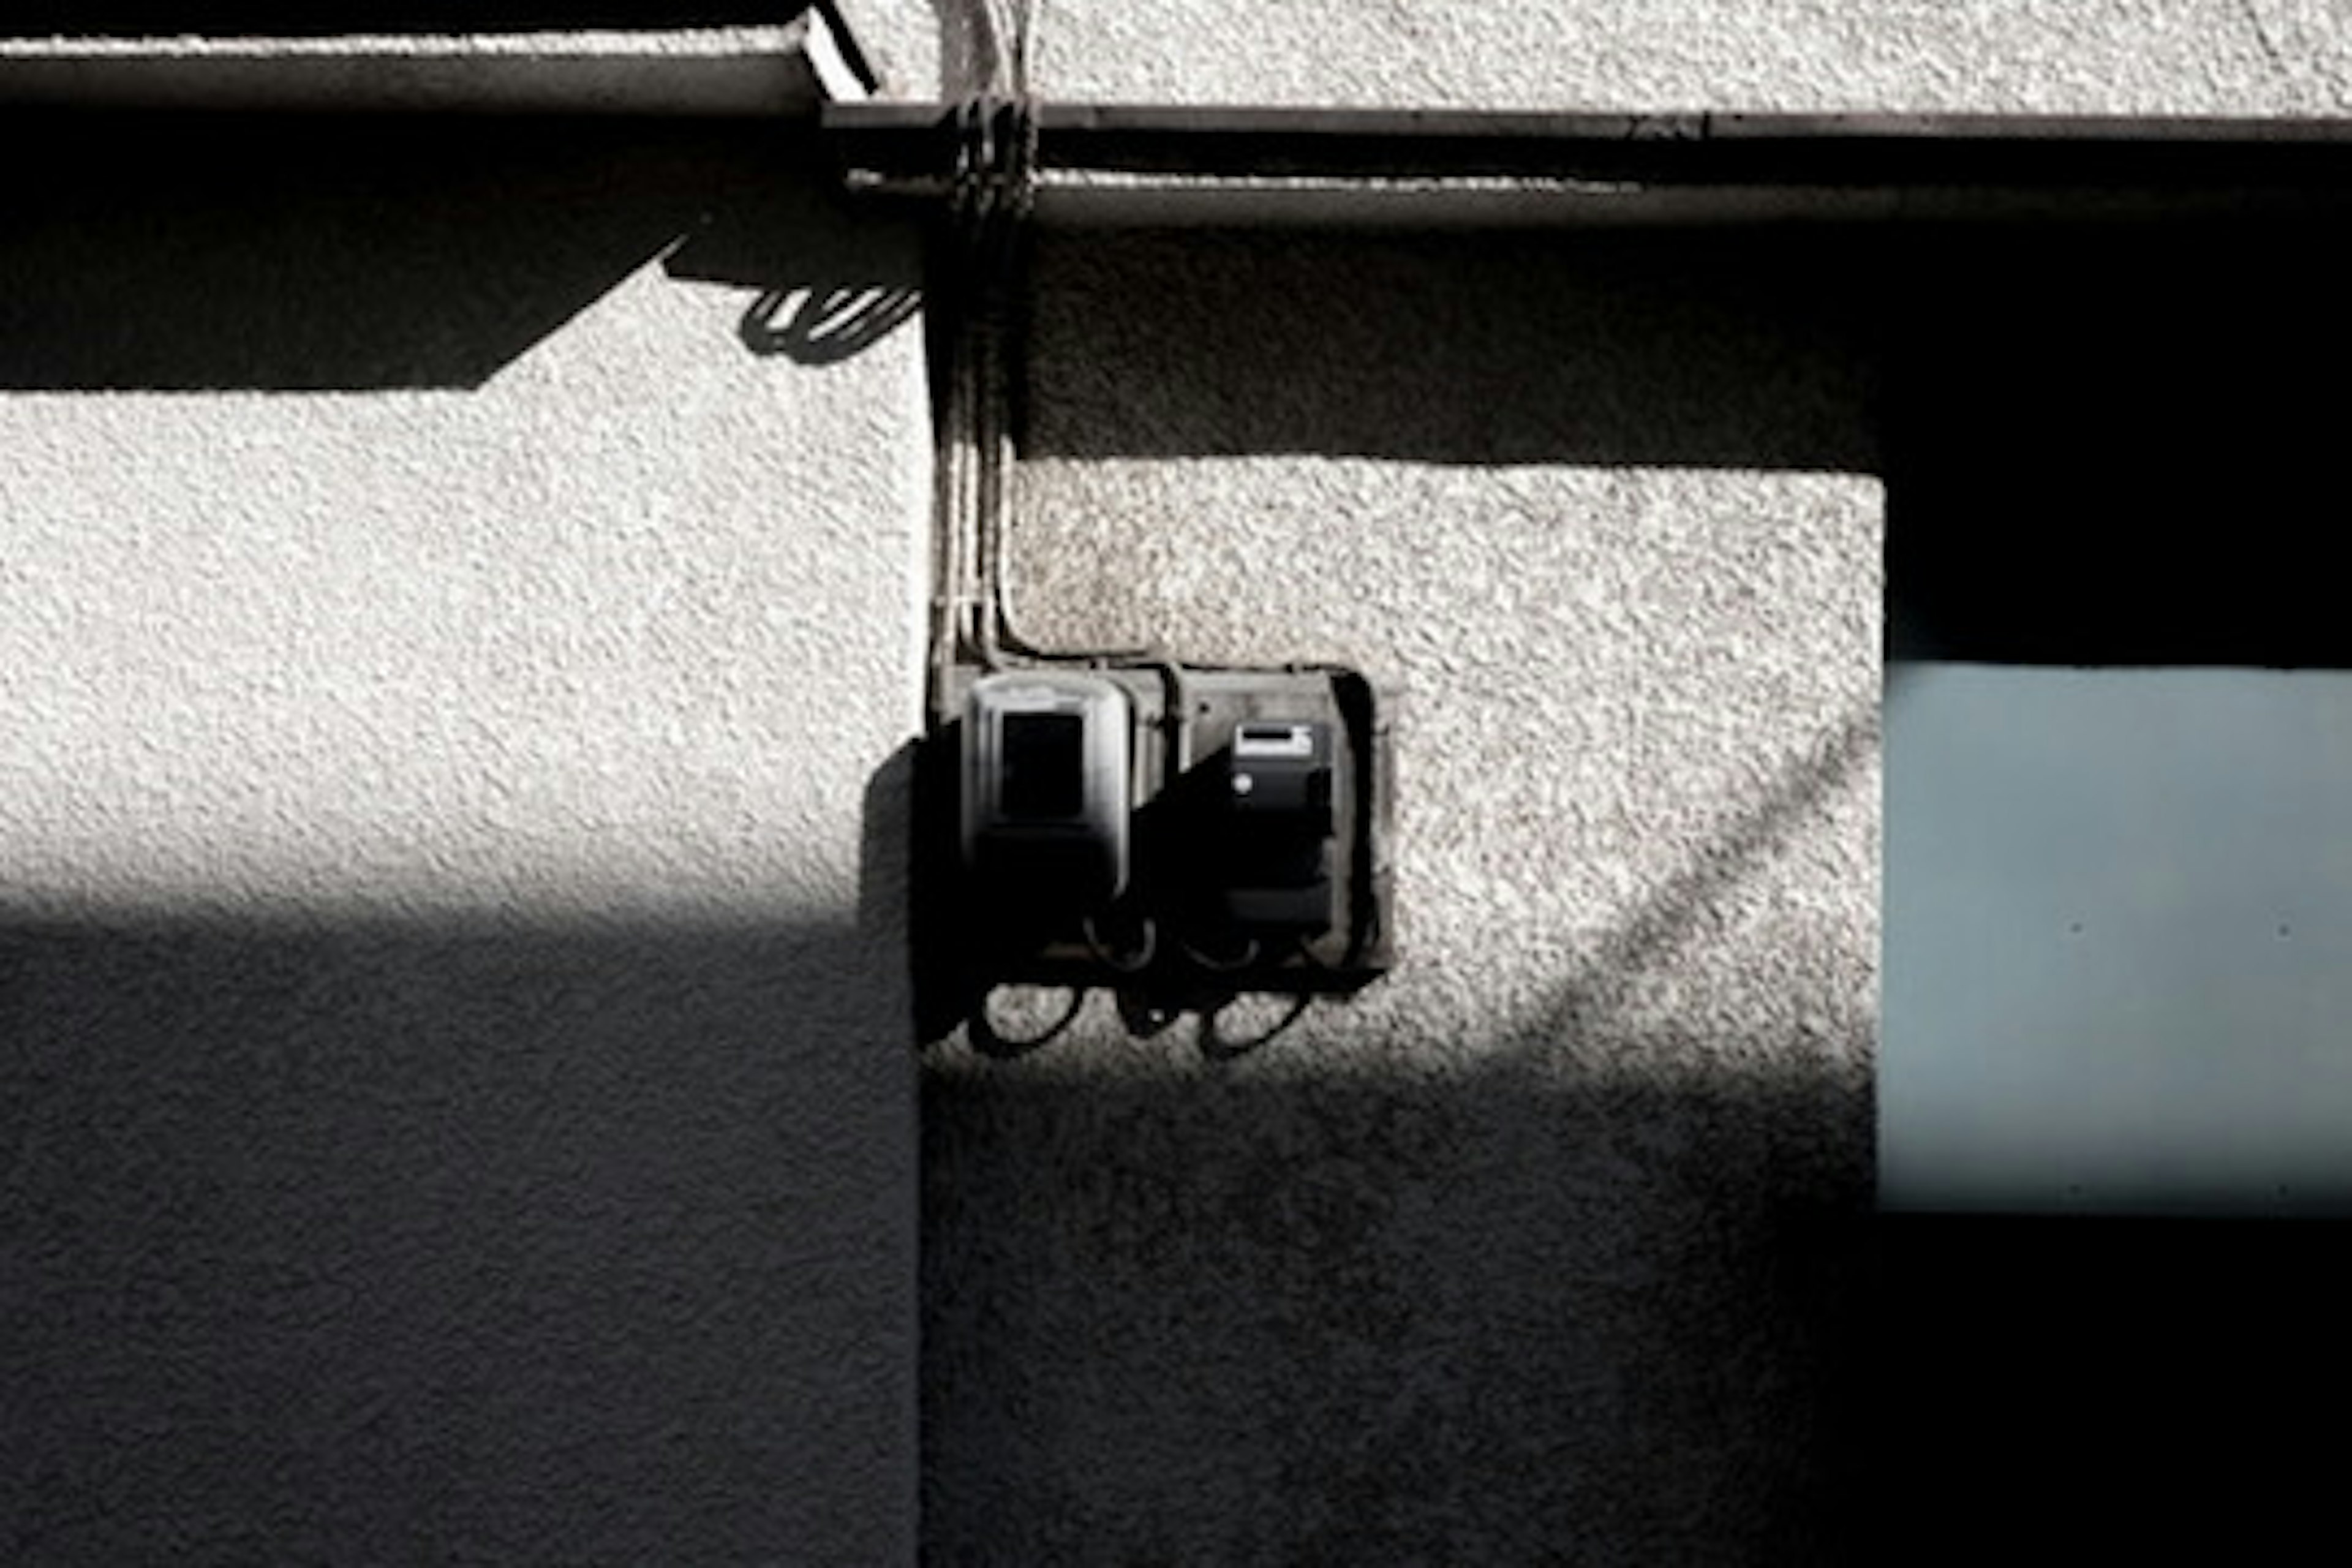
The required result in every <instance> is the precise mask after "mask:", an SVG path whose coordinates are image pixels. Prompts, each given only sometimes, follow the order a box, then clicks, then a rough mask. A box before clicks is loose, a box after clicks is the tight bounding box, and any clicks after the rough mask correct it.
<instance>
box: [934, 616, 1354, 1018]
mask: <svg viewBox="0 0 2352 1568" xmlns="http://www.w3.org/2000/svg"><path fill="white" fill-rule="evenodd" d="M917 783H918V813H919V835H920V837H919V847H918V853H917V861H916V886H915V900H916V908H915V942H916V948H917V955H916V973H917V984H918V989H919V991H920V992H922V993H924V994H923V995H921V996H920V997H919V1005H921V1008H922V1011H923V1015H924V1020H925V1022H924V1033H925V1037H927V1038H929V1037H936V1036H937V1035H939V1034H943V1033H945V1032H946V1031H947V1030H948V1029H950V1028H951V1027H953V1026H954V1025H955V1024H956V1023H957V1022H960V1021H961V1020H962V1019H963V1018H965V1017H968V1016H971V1008H972V1007H973V1006H975V1005H977V1004H978V1001H979V1000H980V998H982V997H984V996H985V994H987V992H988V990H989V989H990V988H992V987H993V986H995V985H998V984H1045V985H1073V986H1087V985H1104V986H1109V987H1113V988H1115V989H1117V990H1118V992H1119V993H1120V994H1121V995H1122V997H1125V998H1129V999H1132V1000H1136V1001H1139V1002H1142V1003H1146V1004H1148V1005H1149V1006H1150V1009H1151V1010H1153V1011H1157V1012H1166V1011H1170V1010H1174V1009H1181V1008H1187V1007H1200V1008H1203V1009H1207V1008H1210V1007H1213V1006H1214V1005H1221V1004H1222V1002H1223V1001H1225V1000H1230V999H1231V998H1232V997H1233V996H1234V995H1236V994H1240V993H1242V992H1245V991H1271V992H1278V993H1288V994H1314V993H1344V992H1349V991H1353V990H1356V989H1358V988H1360V987H1361V986H1362V985H1364V984H1367V983H1369V982H1370V980H1371V979H1372V978H1374V977H1375V976H1377V975H1378V974H1380V973H1383V972H1385V970H1386V969H1387V968H1388V966H1389V963H1390V946H1389V937H1388V932H1389V919H1388V904H1389V880H1390V878H1389V866H1388V852H1389V848H1388V847H1389V820H1390V805H1389V793H1390V792H1389V755H1388V731H1387V725H1386V721H1385V718H1384V716H1383V715H1382V713H1381V710H1380V709H1379V706H1378V704H1377V702H1376V700H1375V697H1374V694H1373V691H1372V688H1371V685H1370V682H1369V681H1367V680H1365V679H1363V678H1362V677H1361V676H1360V675H1358V674H1356V673H1355V672H1353V671H1351V670H1346V669H1339V668H1290V669H1271V670H1251V669H1210V668H1190V667H1186V666H1181V665H1176V664H1172V663H1171V664H1139V665H1120V666H1113V667H1089V668H1085V669H1070V668H1050V667H1047V668H1015V669H1002V670H991V671H983V670H981V669H977V668H970V667H958V668H955V669H954V670H953V671H952V672H951V673H950V677H949V679H948V681H947V685H946V688H945V689H944V690H943V691H942V692H941V693H940V721H939V722H938V724H937V726H936V727H935V728H934V730H933V732H932V734H931V736H930V738H929V741H928V742H926V744H925V746H924V748H923V756H922V762H921V764H920V766H919V773H918V781H917Z"/></svg>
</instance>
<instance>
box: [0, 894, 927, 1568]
mask: <svg viewBox="0 0 2352 1568" xmlns="http://www.w3.org/2000/svg"><path fill="white" fill-rule="evenodd" d="M903 1013H904V1004H903V986H902V982H901V981H900V980H899V978H898V975H897V974H896V973H895V972H894V971H893V970H892V968H891V967H890V965H889V963H887V958H886V957H885V956H883V954H882V950H881V949H880V948H879V947H878V946H877V943H876V942H875V941H874V940H872V937H871V934H870V933H869V932H866V931H861V930H860V929H859V927H858V923H857V922H856V921H855V920H854V919H852V918H851V916H850V915H849V913H848V912H847V911H844V912H843V914H842V915H841V917H840V918H839V919H838V920H834V919H829V918H825V917H823V916H815V917H811V918H809V919H806V920H797V919H782V920H776V921H764V920H750V919H747V920H744V921H728V920H712V921H696V920H692V919H685V918H681V919H677V920H660V919H632V920H620V921H608V922H588V923H581V924H577V925H573V924H566V923H563V922H552V923H551V922H547V921H532V920H529V919H521V918H516V919H495V920H494V919H488V918H481V919H475V918H457V917H450V918H447V919H433V920H425V919H411V920H400V921H373V920H364V919H356V918H354V919H332V918H328V917H323V916H322V917H319V918H316V919H296V918H289V919H286V920H278V921H262V920H242V919H236V918H232V917H226V916H223V917H218V918H210V919H205V918H197V917H163V916H157V917H152V918H149V917H138V916H125V917H123V918H121V919H110V920H104V921H98V920H89V921H68V922H55V923H40V924H36V923H29V922H26V921H16V922H14V923H12V924H10V925H9V926H8V927H6V928H5V929H0V1078H5V1089H0V1148H5V1150H7V1151H8V1159H7V1161H6V1163H5V1192H0V1213H5V1215H6V1216H7V1218H6V1222H5V1225H0V1279H5V1281H6V1282H7V1283H6V1289H5V1291H4V1292H0V1389H5V1398H0V1456H5V1471H6V1473H7V1474H8V1475H9V1476H10V1477H11V1478H12V1481H13V1485H12V1486H11V1487H10V1488H7V1489H0V1494H4V1495H5V1498H6V1502H5V1508H0V1542H5V1547H0V1552H5V1555H6V1556H7V1557H8V1558H9V1559H10V1560H11V1561H18V1562H123V1561H137V1560H150V1559H154V1558H159V1557H170V1558H173V1559H175V1560H191V1559H194V1560H203V1561H220V1560H227V1559H231V1558H235V1559H252V1558H267V1559H273V1560H298V1559H299V1560H318V1561H329V1560H335V1561H360V1560H373V1559H375V1558H379V1557H383V1556H386V1555H390V1556H395V1557H401V1558H419V1559H421V1558H436V1559H437V1558H452V1557H481V1556H488V1557H498V1558H501V1559H505V1560H510V1561H523V1560H528V1561H570V1562H586V1561H608V1560H615V1559H635V1560H655V1559H677V1558H688V1559H694V1560H699V1561H710V1562H716V1561H721V1560H726V1561H734V1560H740V1559H747V1558H752V1557H763V1556H768V1555H772V1553H774V1552H776V1551H777V1550H779V1549H780V1548H779V1543H782V1542H797V1543H800V1545H801V1546H803V1547H805V1548H806V1549H807V1550H809V1551H810V1552H811V1554H812V1555H815V1556H820V1557H824V1558H826V1559H828V1560H840V1561H880V1560H885V1559H887V1558H888V1557H890V1556H892V1555H894V1554H896V1553H897V1552H899V1551H900V1550H902V1549H904V1548H905V1547H906V1545H907V1544H908V1542H907V1540H906V1526H905V1522H904V1520H903V1517H902V1510H901V1508H900V1502H901V1488H902V1486H903V1484H904V1478H905V1475H906V1471H905V1468H904V1467H905V1464H906V1463H908V1462H911V1440H912V1438H911V1431H910V1430H909V1429H908V1428H907V1427H906V1426H904V1424H903V1417H902V1414H901V1412H902V1411H903V1410H904V1409H905V1408H907V1407H908V1403H909V1402H910V1401H911V1400H912V1398H913V1388H912V1378H913V1371H912V1363H913V1357H914V1354H915V1348H914V1344H913V1340H912V1335H911V1329H910V1327H908V1322H909V1320H910V1311H909V1301H908V1292H909V1291H910V1289H911V1281H912V1278H913V1268H914V1258H915V1246H916V1243H915V1231H914V1215H913V1202H912V1195H913V1185H912V1184H913V1181H914V1172H913V1168H912V1146H911V1141H912V1127H911V1123H912V1115H913V1106H912V1098H911V1085H910V1079H909V1075H908V1070H907V1068H906V1055H905V1052H904V1051H903V1050H900V1049H893V1048H891V1047H894V1046H896V1045H898V1043H899V1041H900V1040H901V1039H902V1037H903V1021H902V1019H903ZM894 1455H896V1456H905V1457H906V1458H901V1459H898V1460H892V1459H890V1458H888V1457H889V1456H894ZM779 1475H789V1476H791V1477H793V1479H794V1481H795V1484H794V1485H792V1486H784V1487H780V1486H778V1485H777V1484H776V1478H777V1477H778V1476H779Z"/></svg>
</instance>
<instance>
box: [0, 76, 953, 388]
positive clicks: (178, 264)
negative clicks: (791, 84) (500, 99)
mask: <svg viewBox="0 0 2352 1568" xmlns="http://www.w3.org/2000/svg"><path fill="white" fill-rule="evenodd" d="M8 128H9V129H10V130H11V131H12V132H15V133H16V135H17V136H18V137H19V138H20V139H22V140H24V141H26V142H28V143H31V144H40V145H44V146H45V147H47V148H50V149H54V150H53V151H49V152H47V153H44V155H43V156H42V157H39V158H27V159H23V160H20V161H18V162H17V163H16V165H15V166H14V168H13V169H12V171H11V172H10V173H9V174H7V175H6V176H5V177H0V192H5V195H6V197H7V200H8V203H9V206H10V211H11V213H12V214H13V215H14V222H13V224H12V233H11V238H10V240H9V242H8V243H6V244H5V245H0V342H5V350H4V351H0V389H5V390H16V391H98V390H133V389H136V390H155V391H200V390H215V389H219V390H227V389H251V390H266V391H284V392H320V391H373V390H386V389H393V388H425V387H446V388H467V387H477V386H479V385H481V384H483V383H484V382H485V381H487V380H488V379H489V377H490V376H492V375H493V374H496V373H497V372H498V371H499V369H500V368H501V367H502V366H504V365H506V364H508V363H511V362H512V361H513V360H514V359H516V358H517V357H518V356H520V354H522V353H525V352H526V351H528V350H529V349H530V347H531V346H532V345H533V344H534V343H537V342H540V341H541V339H543V338H545V337H546V336H547V335H548V334H550V333H551V332H553V331H556V330H557V329H558V328H560V327H562V325H563V323H564V322H566V321H569V320H571V319H572V317H573V316H575V315H576V314H578V313H579V312H580V311H581V310H583V309H585V308H586V307H587V306H588V305H590V304H592V303H593V301H594V300H597V299H598V298H599V297H600V296H602V295H603V294H604V293H605V292H606V291H607V290H609V289H612V288H613V287H614V285H615V284H617V283H618V282H619V281H620V280H621V279H624V278H625V277H626V276H628V275H629V274H630V273H632V272H634V271H635V270H636V269H637V268H641V267H643V266H645V265H646V264H647V263H649V262H651V261H653V260H654V259H655V258H658V257H667V258H669V259H670V261H671V263H672V272H673V275H674V276H677V277H682V278H687V279H693V280H698V281H710V282H719V283H725V284H727V285H729V286H731V287H736V288H740V289H747V290H751V291H753V292H754V293H766V292H773V293H776V294H779V295H789V294H791V293H793V292H794V291H798V290H807V291H811V292H812V293H814V294H822V295H825V296H830V295H832V294H835V293H837V292H839V291H842V290H850V291H852V292H854V293H855V292H860V291H863V292H870V293H874V294H877V295H879V294H886V293H887V294H888V295H889V297H890V298H892V299H893V300H897V301H898V308H899V310H901V312H902V314H900V315H899V316H898V318H897V319H895V320H893V321H890V322H888V323H887V325H891V326H895V325H896V324H898V321H899V320H903V319H904V314H903V312H904V311H906V310H910V309H911V304H910V301H911V298H912V289H913V285H914V283H915V281H916V279H914V278H913V277H912V276H911V265H912V264H911V262H902V261H901V260H899V259H898V258H899V257H900V256H901V254H902V253H908V252H910V247H907V246H906V245H904V244H903V243H878V242H877V241H879V240H880V238H881V237H882V236H883V234H884V231H885V230H889V231H890V232H891V233H893V234H895V235H897V236H898V237H901V238H903V235H904V228H903V220H897V219H893V218H890V217H888V216H877V215H873V214H870V213H863V212H854V211H852V210H850V209H849V208H848V207H847V206H846V205H845V204H844V203H843V202H842V201H841V199H840V198H839V197H838V196H837V195H836V194H835V179H834V177H833V175H832V174H831V172H830V171H829V170H828V169H826V168H824V167H823V166H822V165H820V164H819V163H816V162H815V161H814V155H813V153H812V152H811V151H810V149H809V148H808V147H807V146H806V145H805V144H804V143H802V142H796V141H795V140H794V139H793V138H790V137H780V136H778V135H777V134H775V133H774V132H773V131H772V130H758V131H754V130H747V129H744V128H740V127H730V126H723V125H696V124H690V123H656V122H646V121H609V120H608V121H538V120H531V121H523V120H509V121H491V120H484V121H464V120H447V119H436V120H430V121H428V120H424V119H416V120H404V119H394V118H386V119H381V120H347V121H346V120H335V121H320V120H306V121H300V122H299V125H292V126H289V122H288V121H285V120H283V119H278V120H270V119H266V118H250V119H248V118H237V117H222V118H218V119H215V118H210V117H204V118H197V119H194V120H191V119H188V118H185V117H183V118H179V119H172V118H150V117H145V116H133V115H79V116H76V115H47V116H41V115H26V116H19V117H17V118H16V119H15V120H13V121H9V122H8ZM894 225H896V226H895V227H894ZM835 314H837V312H832V313H828V314H827V315H824V316H821V317H820V318H819V319H818V320H817V321H814V322H813V323H812V325H811V330H810V331H806V332H804V333H803V334H802V335H801V336H802V338H803V339H805V340H807V341H808V342H811V343H813V344H814V348H813V349H812V351H811V352H810V353H807V354H805V355H803V356H802V357H807V358H822V357H825V356H827V355H830V357H833V358H838V357H842V354H843V353H847V352H855V350H856V348H858V347H862V346H863V345H864V344H865V343H866V342H871V341H873V338H874V337H875V336H876V335H878V332H877V330H876V327H877V324H876V323H874V322H872V321H866V322H864V323H862V324H863V326H864V328H865V329H866V331H865V334H864V335H863V336H862V337H858V338H856V339H855V340H854V341H852V340H851V339H850V338H849V337H848V335H847V334H846V331H845V327H844V326H843V324H842V323H841V322H840V321H835V320H833V319H832V316H833V315H835ZM800 341H801V340H800V339H795V340H793V341H792V342H787V343H785V344H782V345H781V346H782V352H787V353H792V352H793V351H794V349H795V348H796V347H797V346H798V343H799V342H800ZM748 346H751V347H752V348H754V349H756V350H758V351H759V352H770V349H771V346H772V345H768V344H765V343H748Z"/></svg>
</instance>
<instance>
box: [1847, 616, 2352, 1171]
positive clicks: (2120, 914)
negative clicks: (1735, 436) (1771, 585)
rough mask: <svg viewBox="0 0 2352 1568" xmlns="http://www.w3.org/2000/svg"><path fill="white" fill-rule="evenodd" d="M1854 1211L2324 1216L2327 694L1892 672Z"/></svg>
mask: <svg viewBox="0 0 2352 1568" xmlns="http://www.w3.org/2000/svg"><path fill="white" fill-rule="evenodd" d="M1885 825H1886V845H1885V868H1886V869H1885V876H1886V889H1885V944H1886V946H1885V991H1884V998H1885V1026H1884V1035H1883V1041H1882V1047H1881V1058H1880V1069H1879V1187H1880V1202H1881V1204H1882V1205H1884V1206H1885V1207H1890V1208H1901V1209H1993V1210H2075V1209H2079V1210H2084V1211H2105V1212H2156V1213H2198V1212H2214V1211H2221V1212H2254V1213H2267V1212H2281V1213H2307V1212H2315V1211H2329V1212H2345V1211H2347V1210H2352V1048H2347V1047H2348V1046H2352V1023H2347V1020H2352V675H2347V674H2344V673H2338V672H2335V671H2304V670H2295V671H2269V670H2236V669H2053V668H2034V667H2009V666H1986V665H1958V664H1927V663H1913V664H1902V665H1896V666H1893V667H1890V669H1889V673H1888V683H1887V699H1886V797H1885Z"/></svg>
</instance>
